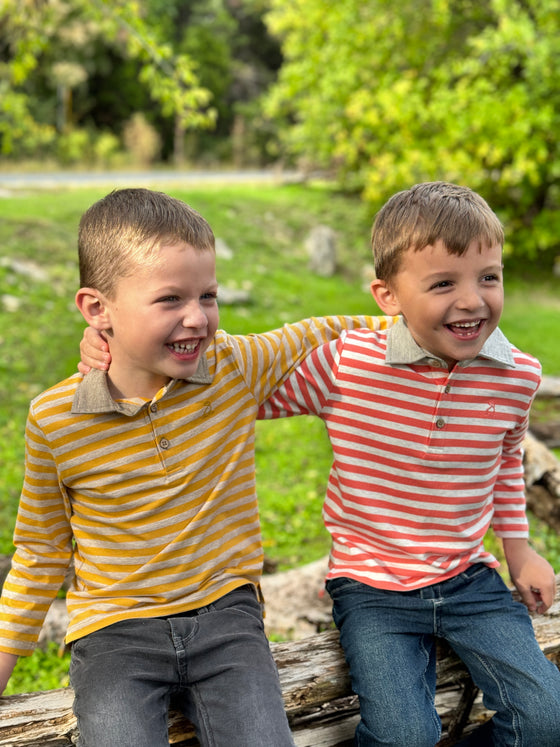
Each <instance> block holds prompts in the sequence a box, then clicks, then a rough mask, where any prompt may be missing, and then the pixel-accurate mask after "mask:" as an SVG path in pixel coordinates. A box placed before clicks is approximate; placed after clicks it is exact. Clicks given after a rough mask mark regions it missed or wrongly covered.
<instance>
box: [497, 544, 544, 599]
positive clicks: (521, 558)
mask: <svg viewBox="0 0 560 747" xmlns="http://www.w3.org/2000/svg"><path fill="white" fill-rule="evenodd" d="M502 541H503V545H504V553H505V556H506V562H507V565H508V569H509V574H510V576H511V580H512V581H513V584H514V586H515V588H516V589H517V591H518V592H519V594H520V595H521V601H522V602H523V603H524V604H525V605H526V606H527V608H528V609H529V610H530V611H531V612H546V611H547V609H548V608H549V607H550V606H551V604H552V602H553V601H554V596H555V593H556V581H555V578H554V569H553V568H552V566H551V565H550V563H549V562H548V561H547V560H546V559H545V558H543V557H541V556H540V555H539V554H538V553H537V552H536V551H535V550H533V548H532V547H531V546H530V545H529V541H528V540H527V539H525V538H505V537H504V539H503V540H502Z"/></svg>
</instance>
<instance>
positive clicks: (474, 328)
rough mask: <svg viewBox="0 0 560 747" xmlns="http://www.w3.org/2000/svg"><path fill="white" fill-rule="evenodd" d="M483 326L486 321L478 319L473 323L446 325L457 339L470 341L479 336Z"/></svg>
mask: <svg viewBox="0 0 560 747" xmlns="http://www.w3.org/2000/svg"><path fill="white" fill-rule="evenodd" d="M483 324H484V319H476V320H473V321H472V322H454V323H452V324H446V325H445V326H446V327H447V329H448V330H449V331H450V332H453V334H454V335H455V336H456V337H462V338H463V339H469V338H471V337H476V336H477V335H478V333H479V332H480V330H481V328H482V325H483Z"/></svg>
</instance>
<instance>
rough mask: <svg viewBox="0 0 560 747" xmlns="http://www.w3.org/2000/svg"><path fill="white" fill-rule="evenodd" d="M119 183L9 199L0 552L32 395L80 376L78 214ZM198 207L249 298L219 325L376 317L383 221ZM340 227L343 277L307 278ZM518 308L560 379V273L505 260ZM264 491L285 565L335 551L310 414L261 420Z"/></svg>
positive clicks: (256, 198)
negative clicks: (373, 249) (373, 275)
mask: <svg viewBox="0 0 560 747" xmlns="http://www.w3.org/2000/svg"><path fill="white" fill-rule="evenodd" d="M107 191H109V189H108V188H107V189H103V188H96V189H77V190H69V191H64V190H61V189H58V190H56V191H49V192H37V193H31V192H27V191H26V192H25V193H24V192H21V193H13V194H12V195H7V196H3V197H1V198H0V241H1V244H2V253H1V258H0V288H1V291H0V310H1V312H2V313H1V314H0V344H1V346H2V356H1V360H0V461H1V463H2V488H3V490H2V500H1V503H0V552H3V553H9V552H11V550H12V545H11V534H12V530H13V522H14V518H15V512H16V508H17V502H18V497H19V491H20V486H21V480H22V473H23V429H24V424H25V417H26V413H27V407H28V403H29V400H30V398H31V397H33V396H34V395H35V394H37V393H39V392H40V391H41V390H42V389H44V388H46V387H47V386H49V385H50V384H52V383H55V382H56V381H58V380H60V379H62V378H64V377H65V376H67V375H69V374H71V373H72V372H73V371H74V370H75V368H76V364H77V361H78V356H79V353H78V343H79V340H80V337H81V333H82V329H83V326H84V325H83V320H82V318H81V316H80V315H79V313H78V312H77V310H76V309H75V307H74V303H73V297H74V293H75V291H76V289H77V287H78V270H77V257H76V254H77V253H76V234H77V226H78V221H79V218H80V215H81V214H82V212H83V211H84V210H85V209H86V208H87V207H88V206H89V205H90V204H91V203H92V202H94V201H95V200H96V199H98V198H99V197H101V196H102V195H103V194H105V193H106V192H107ZM168 191H169V192H170V193H172V194H173V195H175V196H177V197H180V198H181V199H184V200H185V201H186V202H189V203H190V204H191V205H192V206H193V207H195V208H196V209H197V210H199V211H200V212H201V213H202V214H203V215H204V216H205V217H206V218H207V219H208V220H209V222H210V223H211V225H212V226H213V228H214V231H215V233H216V236H217V237H218V238H219V239H221V240H222V241H224V242H225V243H226V244H227V246H228V247H229V248H230V249H231V252H232V255H233V257H232V259H229V260H228V259H220V260H219V262H218V279H219V281H220V283H221V284H222V285H223V286H227V287H231V288H235V289H242V290H247V291H249V293H250V298H251V301H250V303H247V304H245V305H241V306H222V307H221V309H220V316H221V326H222V327H223V328H224V329H226V330H227V331H228V332H231V333H248V332H258V331H262V330H265V329H270V328H273V327H276V326H278V325H280V324H282V323H284V322H287V321H295V320H297V319H300V318H302V317H305V316H311V315H320V314H327V313H372V314H375V313H378V310H377V308H376V307H375V305H374V303H373V300H372V299H371V296H370V295H369V293H368V291H367V283H366V280H365V278H367V276H368V273H369V272H370V270H371V260H370V251H369V241H368V237H369V232H370V226H371V219H372V215H371V213H370V212H369V211H368V210H367V208H366V207H365V206H364V205H363V204H362V203H360V202H359V201H358V200H356V199H353V198H348V197H344V196H341V195H338V194H334V193H332V192H331V191H329V190H328V189H326V188H321V187H315V188H311V187H306V186H303V185H291V186H283V187H272V186H249V185H244V186H228V187H219V186H208V187H204V188H203V189H202V188H196V189H189V190H188V191H186V190H182V189H178V188H177V187H176V186H173V187H172V188H169V190H168ZM317 224H326V225H328V226H330V227H331V228H333V229H334V230H335V231H336V235H337V240H338V243H337V249H338V265H339V270H338V272H337V273H336V275H335V276H334V277H331V278H321V277H317V276H315V275H312V274H311V273H310V272H309V271H308V267H307V263H308V258H307V253H306V248H305V239H306V237H307V235H308V233H309V231H310V230H311V228H312V227H313V226H316V225H317ZM505 277H506V307H505V312H504V316H503V321H502V324H501V327H502V329H503V331H504V332H505V333H506V335H507V336H508V337H509V338H510V339H511V340H512V341H513V342H514V343H515V344H516V345H517V346H518V347H520V348H521V349H524V350H526V351H528V352H531V353H533V354H534V355H536V356H537V357H538V358H539V359H540V360H541V362H542V364H543V369H544V372H545V374H549V375H560V344H559V343H558V335H557V328H558V316H559V310H560V309H559V307H560V301H559V300H558V299H559V298H560V294H559V289H560V279H558V278H555V277H553V276H552V275H548V274H547V273H546V272H543V271H540V270H539V269H538V268H535V266H534V263H532V267H531V270H530V271H527V268H526V267H525V266H524V265H523V264H522V263H520V262H515V263H513V262H512V263H511V270H510V269H508V261H507V260H506V276H505ZM256 454H257V483H258V491H259V500H260V505H261V514H262V525H263V537H264V543H265V552H266V554H267V556H268V557H269V558H270V559H271V560H273V561H274V562H276V563H277V564H278V565H279V567H281V568H286V567H291V566H294V565H298V564H302V563H305V562H308V561H311V560H314V559H316V558H318V557H320V556H321V555H323V554H324V553H326V552H327V550H328V545H329V542H328V537H327V535H326V532H325V530H324V529H323V527H322V521H321V504H322V498H323V495H324V490H325V482H326V477H327V474H328V469H329V465H330V448H329V444H328V441H327V438H326V435H325V433H324V430H323V426H322V424H321V423H320V422H318V421H316V420H314V419H312V418H295V419H292V420H290V421H275V422H273V423H259V424H258V430H257V449H256ZM533 532H534V535H533V539H534V542H535V544H537V546H538V547H539V549H540V550H542V551H544V552H545V553H547V554H548V555H549V557H550V558H551V560H552V561H556V560H558V559H559V555H558V540H557V538H556V537H554V536H552V535H551V533H549V532H547V530H546V528H544V527H543V526H542V525H539V524H538V523H536V522H535V523H534V524H533Z"/></svg>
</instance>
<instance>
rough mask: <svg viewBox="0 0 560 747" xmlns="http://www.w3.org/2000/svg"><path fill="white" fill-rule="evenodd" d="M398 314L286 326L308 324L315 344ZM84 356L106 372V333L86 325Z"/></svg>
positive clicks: (386, 323)
mask: <svg viewBox="0 0 560 747" xmlns="http://www.w3.org/2000/svg"><path fill="white" fill-rule="evenodd" d="M397 318H398V317H388V316H365V315H364V316H327V317H313V318H311V319H308V320H302V322H296V323H295V324H293V325H285V327H286V328H290V327H291V328H293V329H296V328H298V327H300V326H301V325H302V324H303V325H306V327H305V330H306V332H305V338H306V342H307V343H308V344H310V346H311V347H314V346H316V345H317V344H319V343H320V342H328V341H329V340H332V339H334V338H336V337H338V335H339V334H340V333H341V332H342V330H344V329H356V328H359V327H365V328H367V329H374V330H376V329H386V328H387V327H390V326H392V325H393V324H394V323H395V322H396V320H397ZM80 357H81V360H80V362H79V363H78V371H80V373H82V374H87V373H88V371H89V370H90V369H92V368H98V369H100V370H101V371H106V370H107V369H108V368H109V365H110V363H111V354H110V352H109V345H108V344H107V341H106V340H105V339H104V338H103V337H102V335H101V334H100V333H99V332H98V331H97V330H95V329H93V327H86V328H85V330H84V334H83V336H82V339H81V341H80Z"/></svg>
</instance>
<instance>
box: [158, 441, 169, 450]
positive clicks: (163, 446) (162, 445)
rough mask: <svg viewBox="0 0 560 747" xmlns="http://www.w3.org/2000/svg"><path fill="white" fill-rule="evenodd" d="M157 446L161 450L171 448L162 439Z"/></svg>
mask: <svg viewBox="0 0 560 747" xmlns="http://www.w3.org/2000/svg"><path fill="white" fill-rule="evenodd" d="M159 445H160V446H161V448H162V449H168V448H169V447H170V446H171V444H170V443H169V441H168V440H167V439H166V438H162V439H161V441H160V442H159Z"/></svg>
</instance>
